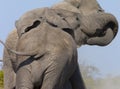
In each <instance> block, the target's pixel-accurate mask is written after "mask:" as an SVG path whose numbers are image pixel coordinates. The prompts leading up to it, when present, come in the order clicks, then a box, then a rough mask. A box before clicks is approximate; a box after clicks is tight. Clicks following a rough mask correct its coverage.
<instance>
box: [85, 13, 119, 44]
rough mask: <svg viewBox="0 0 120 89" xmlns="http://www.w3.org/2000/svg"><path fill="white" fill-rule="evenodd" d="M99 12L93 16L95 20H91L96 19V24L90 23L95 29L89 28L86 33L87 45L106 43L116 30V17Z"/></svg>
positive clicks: (113, 36) (110, 39)
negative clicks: (87, 37)
mask: <svg viewBox="0 0 120 89" xmlns="http://www.w3.org/2000/svg"><path fill="white" fill-rule="evenodd" d="M100 14H101V15H98V16H97V17H95V20H93V22H94V21H97V24H96V23H95V24H94V23H92V24H93V25H94V27H95V29H91V28H90V29H91V30H90V32H89V33H88V36H89V39H88V40H87V44H89V45H99V46H105V45H108V44H109V43H110V42H111V41H112V40H113V39H114V38H115V36H116V34H117V32H118V22H117V20H116V18H115V17H114V16H113V15H111V14H106V13H105V14H104V13H100ZM91 27H92V25H91ZM91 35H92V36H91Z"/></svg>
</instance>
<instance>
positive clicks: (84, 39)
mask: <svg viewBox="0 0 120 89" xmlns="http://www.w3.org/2000/svg"><path fill="white" fill-rule="evenodd" d="M65 1H66V2H67V5H71V7H70V8H74V9H72V10H75V12H74V11H70V9H69V8H67V7H66V4H65V3H63V4H58V5H57V8H56V10H55V8H54V7H52V9H48V8H47V9H46V8H45V9H44V8H42V9H35V10H32V11H29V12H27V13H25V14H24V15H23V16H22V17H21V18H20V19H19V20H18V21H17V23H16V28H17V30H18V35H21V34H22V33H26V32H29V31H30V30H31V29H33V28H35V27H37V26H38V25H40V24H41V22H42V21H43V20H44V21H46V22H47V23H48V24H49V25H51V26H53V27H57V28H61V29H62V30H64V31H66V32H68V33H70V34H71V35H72V36H73V38H74V39H75V42H76V43H77V45H78V46H81V45H82V44H88V45H99V46H105V45H108V44H109V43H110V42H111V41H112V40H113V39H114V38H115V36H116V34H117V31H118V22H117V20H116V18H115V17H114V16H113V15H112V14H109V13H106V12H104V10H103V9H102V8H101V7H100V5H99V4H98V3H97V1H96V0H91V2H89V0H65ZM61 5H62V6H61ZM58 7H60V8H58ZM68 7H69V6H68ZM63 9H64V10H63ZM46 12H47V13H46ZM77 12H78V13H77ZM67 15H68V16H67ZM69 15H70V16H69ZM69 17H70V18H69ZM24 27H25V28H24ZM72 27H74V28H72ZM20 28H22V29H21V30H22V31H21V30H20Z"/></svg>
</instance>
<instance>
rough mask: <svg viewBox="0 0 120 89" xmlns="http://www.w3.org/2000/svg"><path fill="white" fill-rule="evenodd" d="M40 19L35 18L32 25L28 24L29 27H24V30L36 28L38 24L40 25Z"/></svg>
mask: <svg viewBox="0 0 120 89" xmlns="http://www.w3.org/2000/svg"><path fill="white" fill-rule="evenodd" d="M40 23H41V22H40V21H39V20H36V21H35V22H34V23H33V25H32V26H29V27H27V28H26V29H25V32H28V31H30V30H31V29H33V28H36V27H37V26H38V25H40Z"/></svg>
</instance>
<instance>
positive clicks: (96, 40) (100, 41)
mask: <svg viewBox="0 0 120 89" xmlns="http://www.w3.org/2000/svg"><path fill="white" fill-rule="evenodd" d="M113 39H114V33H113V31H112V29H111V28H108V29H107V31H106V34H105V35H104V36H103V37H92V38H89V39H88V40H87V44H89V45H99V46H106V45H108V44H109V43H110V42H111V41H112V40H113Z"/></svg>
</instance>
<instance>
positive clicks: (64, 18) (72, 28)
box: [3, 0, 118, 89]
mask: <svg viewBox="0 0 120 89" xmlns="http://www.w3.org/2000/svg"><path fill="white" fill-rule="evenodd" d="M78 2H79V3H78ZM66 5H68V7H66ZM70 8H72V9H70ZM15 25H16V29H15V30H13V31H12V32H11V33H10V34H9V35H8V37H7V40H6V43H5V44H6V45H7V47H9V48H10V49H12V50H16V51H17V52H23V53H28V54H29V53H30V52H31V53H32V52H33V54H32V55H23V56H22V55H19V54H17V53H11V52H10V51H8V49H7V48H5V49H4V55H3V62H4V66H3V69H4V85H5V86H4V88H5V89H14V88H16V89H38V88H39V89H85V85H84V82H83V79H82V75H81V73H80V70H79V67H78V61H77V59H78V58H77V47H80V46H82V45H98V46H106V45H108V44H109V43H111V41H112V40H113V39H114V38H115V36H116V34H117V31H118V22H117V20H116V18H115V17H114V16H113V15H112V14H109V13H106V12H104V10H103V9H102V8H101V7H100V6H99V5H98V3H97V1H96V0H91V2H89V0H65V1H63V2H61V3H58V4H56V5H54V6H52V7H51V8H38V9H35V10H31V11H28V12H27V13H25V14H24V15H22V16H21V17H20V19H19V20H17V21H16V23H15Z"/></svg>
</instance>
